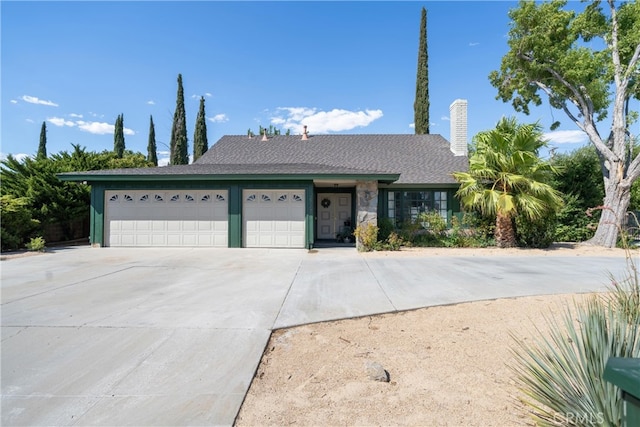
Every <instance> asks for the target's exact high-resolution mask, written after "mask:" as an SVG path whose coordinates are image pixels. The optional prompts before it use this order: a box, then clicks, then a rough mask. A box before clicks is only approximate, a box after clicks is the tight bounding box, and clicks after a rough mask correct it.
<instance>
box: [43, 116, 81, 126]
mask: <svg viewBox="0 0 640 427" xmlns="http://www.w3.org/2000/svg"><path fill="white" fill-rule="evenodd" d="M47 121H48V122H49V123H51V124H52V125H55V126H68V127H74V126H75V125H76V123H75V122H72V121H71V120H66V119H63V118H62V117H48V118H47Z"/></svg>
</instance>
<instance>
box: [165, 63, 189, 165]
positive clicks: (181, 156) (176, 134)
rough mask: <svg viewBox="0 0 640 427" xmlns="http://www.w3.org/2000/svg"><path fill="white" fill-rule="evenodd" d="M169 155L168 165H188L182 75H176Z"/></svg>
mask: <svg viewBox="0 0 640 427" xmlns="http://www.w3.org/2000/svg"><path fill="white" fill-rule="evenodd" d="M170 149H171V155H170V159H169V164H171V165H186V164H189V155H188V149H187V118H186V113H185V111H184V91H183V89H182V74H178V96H177V99H176V111H175V113H174V114H173V126H172V127H171V143H170Z"/></svg>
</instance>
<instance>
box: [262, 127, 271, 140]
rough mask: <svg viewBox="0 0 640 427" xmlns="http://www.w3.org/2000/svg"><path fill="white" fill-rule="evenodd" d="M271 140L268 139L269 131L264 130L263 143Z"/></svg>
mask: <svg viewBox="0 0 640 427" xmlns="http://www.w3.org/2000/svg"><path fill="white" fill-rule="evenodd" d="M268 140H269V138H267V130H266V129H265V130H264V134H263V135H262V141H268Z"/></svg>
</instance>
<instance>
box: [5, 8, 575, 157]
mask: <svg viewBox="0 0 640 427" xmlns="http://www.w3.org/2000/svg"><path fill="white" fill-rule="evenodd" d="M515 5H516V3H515V2H511V1H493V2H488V1H469V2H463V1H439V2H433V1H425V2H268V1H263V2H214V1H198V2H169V1H141V2H88V1H85V2H81V1H70V2H49V1H47V2H30V1H29V2H12V1H2V2H1V3H0V8H1V9H0V13H1V20H2V21H1V24H2V27H1V39H2V42H1V43H2V45H1V49H2V50H1V62H2V69H1V88H2V93H1V104H0V107H1V125H2V126H1V127H2V130H1V147H0V151H1V152H2V154H3V155H5V156H6V155H7V154H9V153H11V154H14V155H19V154H29V155H33V154H35V152H36V151H37V148H38V142H39V135H40V127H41V125H42V122H43V121H46V122H47V130H48V132H47V149H48V152H49V153H54V152H58V151H61V150H71V149H72V147H71V144H79V145H81V146H84V147H86V148H87V149H89V150H96V151H102V150H111V149H112V148H113V124H114V122H115V120H116V118H117V116H118V115H119V114H123V115H124V127H125V143H126V147H127V149H131V150H134V151H140V152H143V153H145V154H146V147H147V141H148V132H149V117H150V116H151V115H152V116H153V120H154V122H155V131H156V140H157V143H158V150H159V151H160V152H166V151H167V146H166V145H167V144H169V139H170V131H171V124H172V118H173V111H174V109H175V104H176V91H177V82H176V80H177V76H178V74H179V73H181V74H182V77H183V84H184V92H185V105H186V113H187V132H188V137H189V151H190V152H191V151H192V145H191V142H192V139H193V131H194V128H195V120H196V115H197V112H198V105H199V98H200V97H201V96H204V97H205V100H206V101H205V102H206V104H205V106H206V116H207V118H208V121H207V130H208V139H209V144H210V145H212V144H213V143H214V142H215V141H217V140H218V139H219V138H220V137H221V136H222V135H225V134H246V133H247V129H249V128H251V129H252V130H254V131H256V130H257V129H258V126H259V125H262V126H269V125H270V124H275V125H276V126H277V127H279V128H281V129H282V130H283V131H284V130H286V129H287V128H290V129H291V130H292V132H293V133H299V132H300V129H301V126H302V125H304V124H306V125H308V126H309V132H310V133H311V134H314V133H316V134H319V133H413V128H412V127H411V125H412V122H413V102H414V97H415V79H416V66H417V53H418V35H419V24H420V10H421V8H422V6H425V7H426V8H427V12H428V53H429V93H430V101H431V107H430V119H431V122H432V125H431V133H439V134H442V135H443V136H444V137H445V138H447V139H448V138H449V119H448V116H449V105H450V104H451V102H453V101H454V100H455V99H457V98H463V99H467V100H468V116H469V120H468V130H469V138H471V137H472V136H473V135H474V134H476V133H477V132H479V131H481V130H485V129H491V128H492V127H494V125H495V124H496V122H497V121H498V120H499V119H500V117H502V116H504V115H515V113H514V111H513V109H512V107H511V105H510V104H505V103H503V102H501V101H498V100H496V99H495V96H496V93H497V92H496V89H495V88H493V87H492V86H491V85H490V84H489V81H488V77H487V76H488V74H489V73H490V72H491V71H492V70H494V69H498V68H499V66H500V60H501V57H502V56H503V55H504V54H505V53H506V51H507V44H506V43H507V39H506V35H507V33H508V31H509V19H508V16H507V12H508V10H509V9H510V8H512V7H514V6H515ZM519 117H523V118H522V120H524V121H528V122H534V121H536V120H540V122H541V123H542V124H543V125H545V126H546V129H548V126H549V125H550V124H551V123H552V122H553V121H554V120H555V119H560V120H561V121H562V122H563V126H562V127H561V128H560V130H561V131H564V133H562V132H561V133H554V134H550V135H549V137H550V138H551V145H553V146H557V147H559V148H558V150H559V151H567V150H570V149H573V148H575V147H577V146H579V145H581V144H584V143H586V141H587V139H586V136H584V134H582V133H581V132H579V131H577V128H576V126H575V125H574V124H572V123H570V122H569V120H568V119H566V117H565V116H564V114H563V113H562V112H560V111H557V110H554V111H552V110H551V109H550V107H549V106H548V104H546V103H545V104H543V106H541V107H540V108H536V109H533V110H532V114H531V115H530V116H529V117H526V116H519ZM554 117H555V119H554ZM159 157H161V158H162V157H165V158H166V157H167V155H166V153H160V154H159Z"/></svg>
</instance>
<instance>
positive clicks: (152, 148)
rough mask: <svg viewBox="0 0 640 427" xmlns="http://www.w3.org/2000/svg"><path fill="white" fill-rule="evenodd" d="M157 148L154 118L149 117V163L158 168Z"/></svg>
mask: <svg viewBox="0 0 640 427" xmlns="http://www.w3.org/2000/svg"><path fill="white" fill-rule="evenodd" d="M157 149H158V148H157V147H156V128H155V126H154V125H153V116H149V144H148V145H147V161H148V162H149V163H153V165H154V166H158V152H157Z"/></svg>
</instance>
